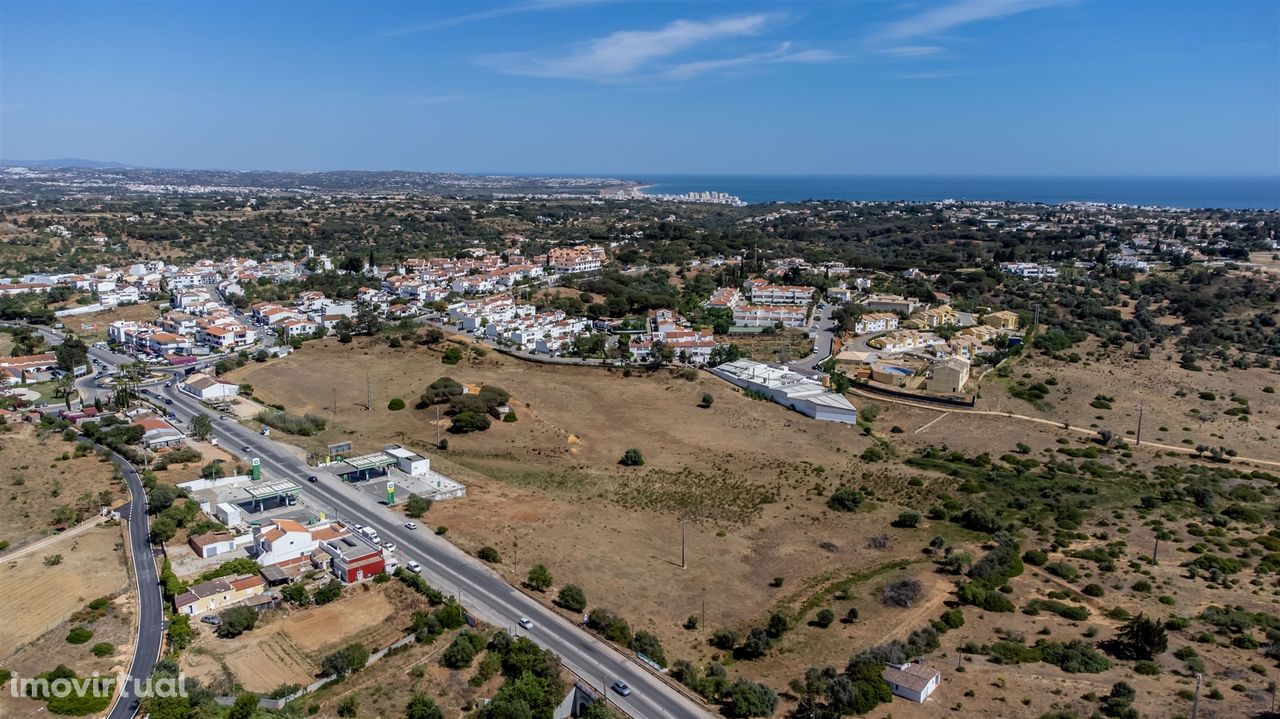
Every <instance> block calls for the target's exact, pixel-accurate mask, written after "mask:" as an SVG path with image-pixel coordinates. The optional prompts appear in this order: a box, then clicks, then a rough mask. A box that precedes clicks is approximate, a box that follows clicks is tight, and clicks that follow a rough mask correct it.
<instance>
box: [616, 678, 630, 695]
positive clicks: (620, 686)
mask: <svg viewBox="0 0 1280 719" xmlns="http://www.w3.org/2000/svg"><path fill="white" fill-rule="evenodd" d="M613 690H614V691H615V692H617V693H619V694H621V695H622V696H624V697H629V696H631V687H629V686H627V683H626V682H624V681H622V680H621V679H617V680H615V681H614V682H613Z"/></svg>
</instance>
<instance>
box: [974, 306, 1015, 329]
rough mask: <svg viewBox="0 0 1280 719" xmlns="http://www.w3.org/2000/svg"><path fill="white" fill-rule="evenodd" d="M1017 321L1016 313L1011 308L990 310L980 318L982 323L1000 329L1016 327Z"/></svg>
mask: <svg viewBox="0 0 1280 719" xmlns="http://www.w3.org/2000/svg"><path fill="white" fill-rule="evenodd" d="M1018 321H1019V318H1018V313H1017V312H1014V311H1012V310H1000V311H999V312H992V313H991V314H989V315H984V316H983V318H982V324H984V325H987V326H990V327H995V328H996V329H1001V330H1016V329H1018Z"/></svg>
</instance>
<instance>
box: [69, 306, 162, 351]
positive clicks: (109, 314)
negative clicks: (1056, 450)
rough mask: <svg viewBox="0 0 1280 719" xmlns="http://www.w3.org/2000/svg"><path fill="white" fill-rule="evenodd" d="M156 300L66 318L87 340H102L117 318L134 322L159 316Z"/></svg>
mask: <svg viewBox="0 0 1280 719" xmlns="http://www.w3.org/2000/svg"><path fill="white" fill-rule="evenodd" d="M159 316H160V313H159V312H158V311H157V310H156V303H155V302H140V303H138V304H136V305H122V306H120V307H113V308H111V309H109V310H103V311H102V312H92V313H90V314H84V315H76V316H73V317H68V318H67V319H66V320H65V323H66V326H67V329H69V330H71V331H73V332H76V333H78V334H79V335H80V336H81V337H82V338H84V340H85V341H86V342H100V341H104V340H106V339H107V326H108V325H110V324H111V323H112V322H115V321H117V320H129V321H133V322H150V321H152V320H154V319H155V318H157V317H159Z"/></svg>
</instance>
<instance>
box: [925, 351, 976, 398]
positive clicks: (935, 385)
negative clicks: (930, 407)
mask: <svg viewBox="0 0 1280 719" xmlns="http://www.w3.org/2000/svg"><path fill="white" fill-rule="evenodd" d="M968 381H969V361H968V360H966V359H963V358H961V357H948V358H946V359H944V360H939V361H938V362H936V363H934V365H933V376H932V377H931V378H929V391H931V392H951V393H954V392H959V391H961V390H962V389H964V385H965V383H966V382H968Z"/></svg>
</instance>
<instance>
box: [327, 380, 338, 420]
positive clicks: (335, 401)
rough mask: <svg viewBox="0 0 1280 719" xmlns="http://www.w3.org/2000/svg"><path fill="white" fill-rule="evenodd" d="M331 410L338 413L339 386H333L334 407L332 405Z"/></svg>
mask: <svg viewBox="0 0 1280 719" xmlns="http://www.w3.org/2000/svg"><path fill="white" fill-rule="evenodd" d="M329 411H331V412H333V413H334V414H337V413H338V388H337V387H334V388H333V407H331V408H330V410H329Z"/></svg>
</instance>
